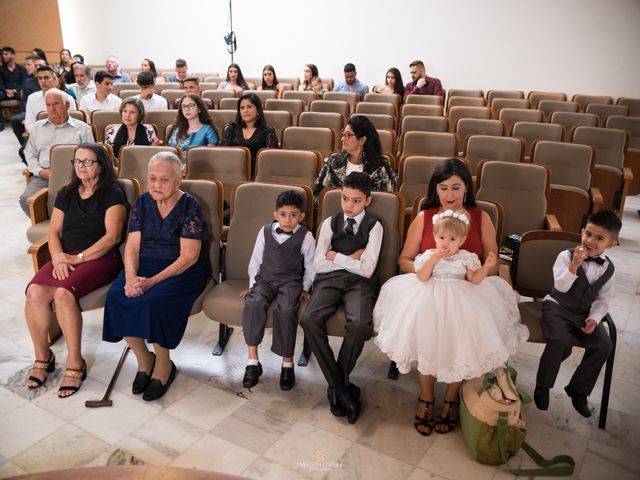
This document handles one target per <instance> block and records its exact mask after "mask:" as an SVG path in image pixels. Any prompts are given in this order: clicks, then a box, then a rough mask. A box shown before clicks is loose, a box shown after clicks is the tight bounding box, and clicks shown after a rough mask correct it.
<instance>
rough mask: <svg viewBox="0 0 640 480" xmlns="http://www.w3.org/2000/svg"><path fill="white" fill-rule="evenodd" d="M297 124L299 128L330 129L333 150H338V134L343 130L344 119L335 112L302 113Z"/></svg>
mask: <svg viewBox="0 0 640 480" xmlns="http://www.w3.org/2000/svg"><path fill="white" fill-rule="evenodd" d="M298 123H299V125H300V126H301V127H324V128H330V129H331V130H333V133H334V149H336V150H337V149H339V148H340V132H341V131H342V129H343V128H344V117H343V116H342V114H340V113H335V112H302V113H301V114H300V118H299V120H298Z"/></svg>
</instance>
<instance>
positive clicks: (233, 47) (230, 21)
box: [229, 0, 236, 63]
mask: <svg viewBox="0 0 640 480" xmlns="http://www.w3.org/2000/svg"><path fill="white" fill-rule="evenodd" d="M229 31H230V32H231V35H232V39H233V43H232V44H231V45H230V47H231V48H230V52H231V63H233V52H235V50H236V49H235V45H234V43H235V38H234V35H233V9H232V8H231V0H229Z"/></svg>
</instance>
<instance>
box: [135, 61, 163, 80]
mask: <svg viewBox="0 0 640 480" xmlns="http://www.w3.org/2000/svg"><path fill="white" fill-rule="evenodd" d="M140 71H141V72H151V73H153V76H154V77H155V79H156V83H165V82H166V80H165V78H164V77H163V76H162V75H158V70H157V69H156V64H155V62H154V61H153V60H151V59H150V58H143V59H142V62H140Z"/></svg>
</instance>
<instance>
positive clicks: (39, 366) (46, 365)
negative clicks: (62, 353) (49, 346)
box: [27, 350, 56, 390]
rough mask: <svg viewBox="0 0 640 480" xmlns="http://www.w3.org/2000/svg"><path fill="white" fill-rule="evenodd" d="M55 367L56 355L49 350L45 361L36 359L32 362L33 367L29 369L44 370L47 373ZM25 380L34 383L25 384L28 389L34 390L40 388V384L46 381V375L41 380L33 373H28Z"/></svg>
mask: <svg viewBox="0 0 640 480" xmlns="http://www.w3.org/2000/svg"><path fill="white" fill-rule="evenodd" d="M55 369H56V356H55V355H54V354H53V352H52V351H51V350H49V359H48V360H47V361H46V362H43V361H42V360H36V361H35V362H33V367H31V370H44V371H45V372H47V373H51V372H53V371H54V370H55ZM27 380H28V381H30V382H35V383H36V384H35V385H27V387H28V388H29V390H35V389H36V388H40V387H41V386H43V385H44V382H46V381H47V375H45V376H44V378H43V379H42V380H40V379H39V378H38V377H36V376H35V375H29V378H28V379H27Z"/></svg>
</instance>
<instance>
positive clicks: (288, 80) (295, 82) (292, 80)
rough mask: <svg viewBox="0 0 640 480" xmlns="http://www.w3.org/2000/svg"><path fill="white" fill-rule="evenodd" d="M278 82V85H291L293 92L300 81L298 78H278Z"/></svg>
mask: <svg viewBox="0 0 640 480" xmlns="http://www.w3.org/2000/svg"><path fill="white" fill-rule="evenodd" d="M278 81H279V82H280V83H288V84H290V85H291V88H292V89H293V90H298V87H299V86H300V79H299V78H298V77H281V76H278Z"/></svg>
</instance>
